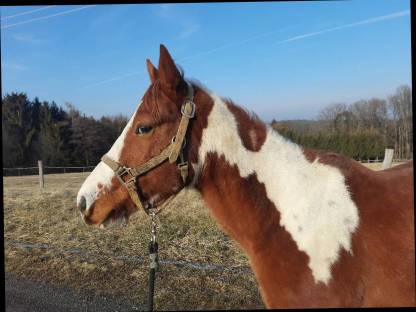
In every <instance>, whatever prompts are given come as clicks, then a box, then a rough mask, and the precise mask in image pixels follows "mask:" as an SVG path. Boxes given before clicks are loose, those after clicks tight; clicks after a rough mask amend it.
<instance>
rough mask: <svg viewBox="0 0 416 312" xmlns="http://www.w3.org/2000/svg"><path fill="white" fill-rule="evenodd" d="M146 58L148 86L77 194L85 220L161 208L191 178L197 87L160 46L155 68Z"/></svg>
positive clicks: (110, 219)
mask: <svg viewBox="0 0 416 312" xmlns="http://www.w3.org/2000/svg"><path fill="white" fill-rule="evenodd" d="M146 62H147V70H148V73H149V77H150V82H151V84H150V86H149V87H148V89H147V90H146V92H145V93H144V95H143V97H142V99H141V101H140V103H139V105H138V107H137V109H136V111H135V112H134V114H133V116H132V117H131V119H130V120H129V122H128V123H127V125H126V127H125V128H124V130H123V132H122V133H121V135H120V136H119V137H118V139H117V140H116V141H115V143H114V145H113V146H112V147H111V149H110V150H109V151H108V152H107V154H106V155H105V156H104V157H103V159H102V161H101V162H100V163H98V165H97V166H96V167H95V168H94V170H93V171H92V172H91V174H90V175H89V176H88V177H87V179H86V180H85V181H84V183H83V184H82V186H81V188H80V190H79V192H78V195H77V206H78V208H79V210H80V212H81V216H82V218H83V220H84V221H85V223H87V224H90V225H96V226H101V227H105V226H106V225H108V224H112V223H118V222H115V221H120V220H121V221H127V220H128V217H129V216H130V215H131V214H132V213H134V212H135V211H137V210H138V206H139V207H140V206H142V207H143V208H144V209H145V211H148V209H149V208H153V207H156V206H159V205H160V204H161V203H163V202H164V201H166V199H168V198H169V197H171V196H172V195H174V194H176V193H178V192H179V191H180V190H181V189H182V188H183V187H184V186H185V185H186V184H189V183H190V181H192V179H193V176H194V168H193V167H192V166H191V165H189V166H188V165H187V164H188V161H189V162H195V161H196V152H195V151H194V150H193V149H192V148H190V146H192V144H191V143H190V142H187V141H195V140H196V139H197V138H196V137H195V135H192V136H191V134H190V132H191V128H195V125H194V123H195V122H197V120H198V118H193V117H194V113H195V105H194V104H193V98H194V97H197V96H198V94H197V92H198V87H196V86H193V85H192V84H190V83H189V82H187V81H186V80H185V79H184V76H183V73H182V72H181V71H180V70H179V69H178V68H177V67H176V65H175V63H174V61H173V60H172V57H171V56H170V54H169V52H168V50H167V49H166V48H165V47H164V46H163V45H161V46H160V58H159V65H158V68H156V67H155V66H153V64H152V63H151V62H150V60H146ZM185 104H186V105H188V104H189V107H188V106H186V105H185ZM191 105H192V106H191ZM196 110H198V108H196ZM191 118H193V120H189V119H191ZM186 119H188V120H186ZM184 124H186V125H184ZM178 136H179V137H181V138H178ZM162 158H163V159H162ZM134 169H138V170H139V171H140V172H137V170H136V171H135V170H134ZM134 175H136V176H134Z"/></svg>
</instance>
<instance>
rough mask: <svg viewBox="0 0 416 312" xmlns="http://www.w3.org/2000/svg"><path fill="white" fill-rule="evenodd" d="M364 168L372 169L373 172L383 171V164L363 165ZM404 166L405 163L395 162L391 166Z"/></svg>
mask: <svg viewBox="0 0 416 312" xmlns="http://www.w3.org/2000/svg"><path fill="white" fill-rule="evenodd" d="M362 164H363V165H364V166H366V167H367V168H370V169H372V170H376V171H378V170H381V169H382V166H383V163H382V162H379V163H362ZM401 164H404V162H394V163H392V164H391V166H392V167H394V166H397V165H401Z"/></svg>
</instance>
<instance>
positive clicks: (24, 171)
mask: <svg viewBox="0 0 416 312" xmlns="http://www.w3.org/2000/svg"><path fill="white" fill-rule="evenodd" d="M409 160H410V159H393V162H405V161H409ZM358 161H360V162H362V163H382V162H383V161H384V158H380V159H379V158H376V159H359V160H358ZM94 168H95V166H84V167H82V166H79V167H76V166H68V167H50V166H44V167H43V174H54V173H71V172H90V171H91V170H92V169H94ZM37 174H39V167H15V168H3V177H6V176H25V175H37Z"/></svg>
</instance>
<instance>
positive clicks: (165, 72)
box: [158, 44, 183, 91]
mask: <svg viewBox="0 0 416 312" xmlns="http://www.w3.org/2000/svg"><path fill="white" fill-rule="evenodd" d="M158 74H159V79H160V83H161V86H162V87H163V88H164V89H165V90H167V91H175V90H176V88H177V87H178V85H179V84H180V83H181V81H182V80H183V78H182V76H181V74H180V72H179V70H178V68H177V67H176V65H175V62H174V61H173V60H172V57H171V56H170V54H169V52H168V50H167V49H166V47H165V46H164V45H163V44H161V45H160V56H159V66H158Z"/></svg>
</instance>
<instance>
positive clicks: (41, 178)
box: [38, 160, 45, 191]
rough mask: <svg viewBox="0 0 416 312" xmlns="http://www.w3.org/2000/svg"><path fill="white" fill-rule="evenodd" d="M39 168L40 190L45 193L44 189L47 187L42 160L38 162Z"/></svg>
mask: <svg viewBox="0 0 416 312" xmlns="http://www.w3.org/2000/svg"><path fill="white" fill-rule="evenodd" d="M38 167H39V187H40V190H41V191H43V187H44V185H45V183H44V180H43V166H42V160H38Z"/></svg>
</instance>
